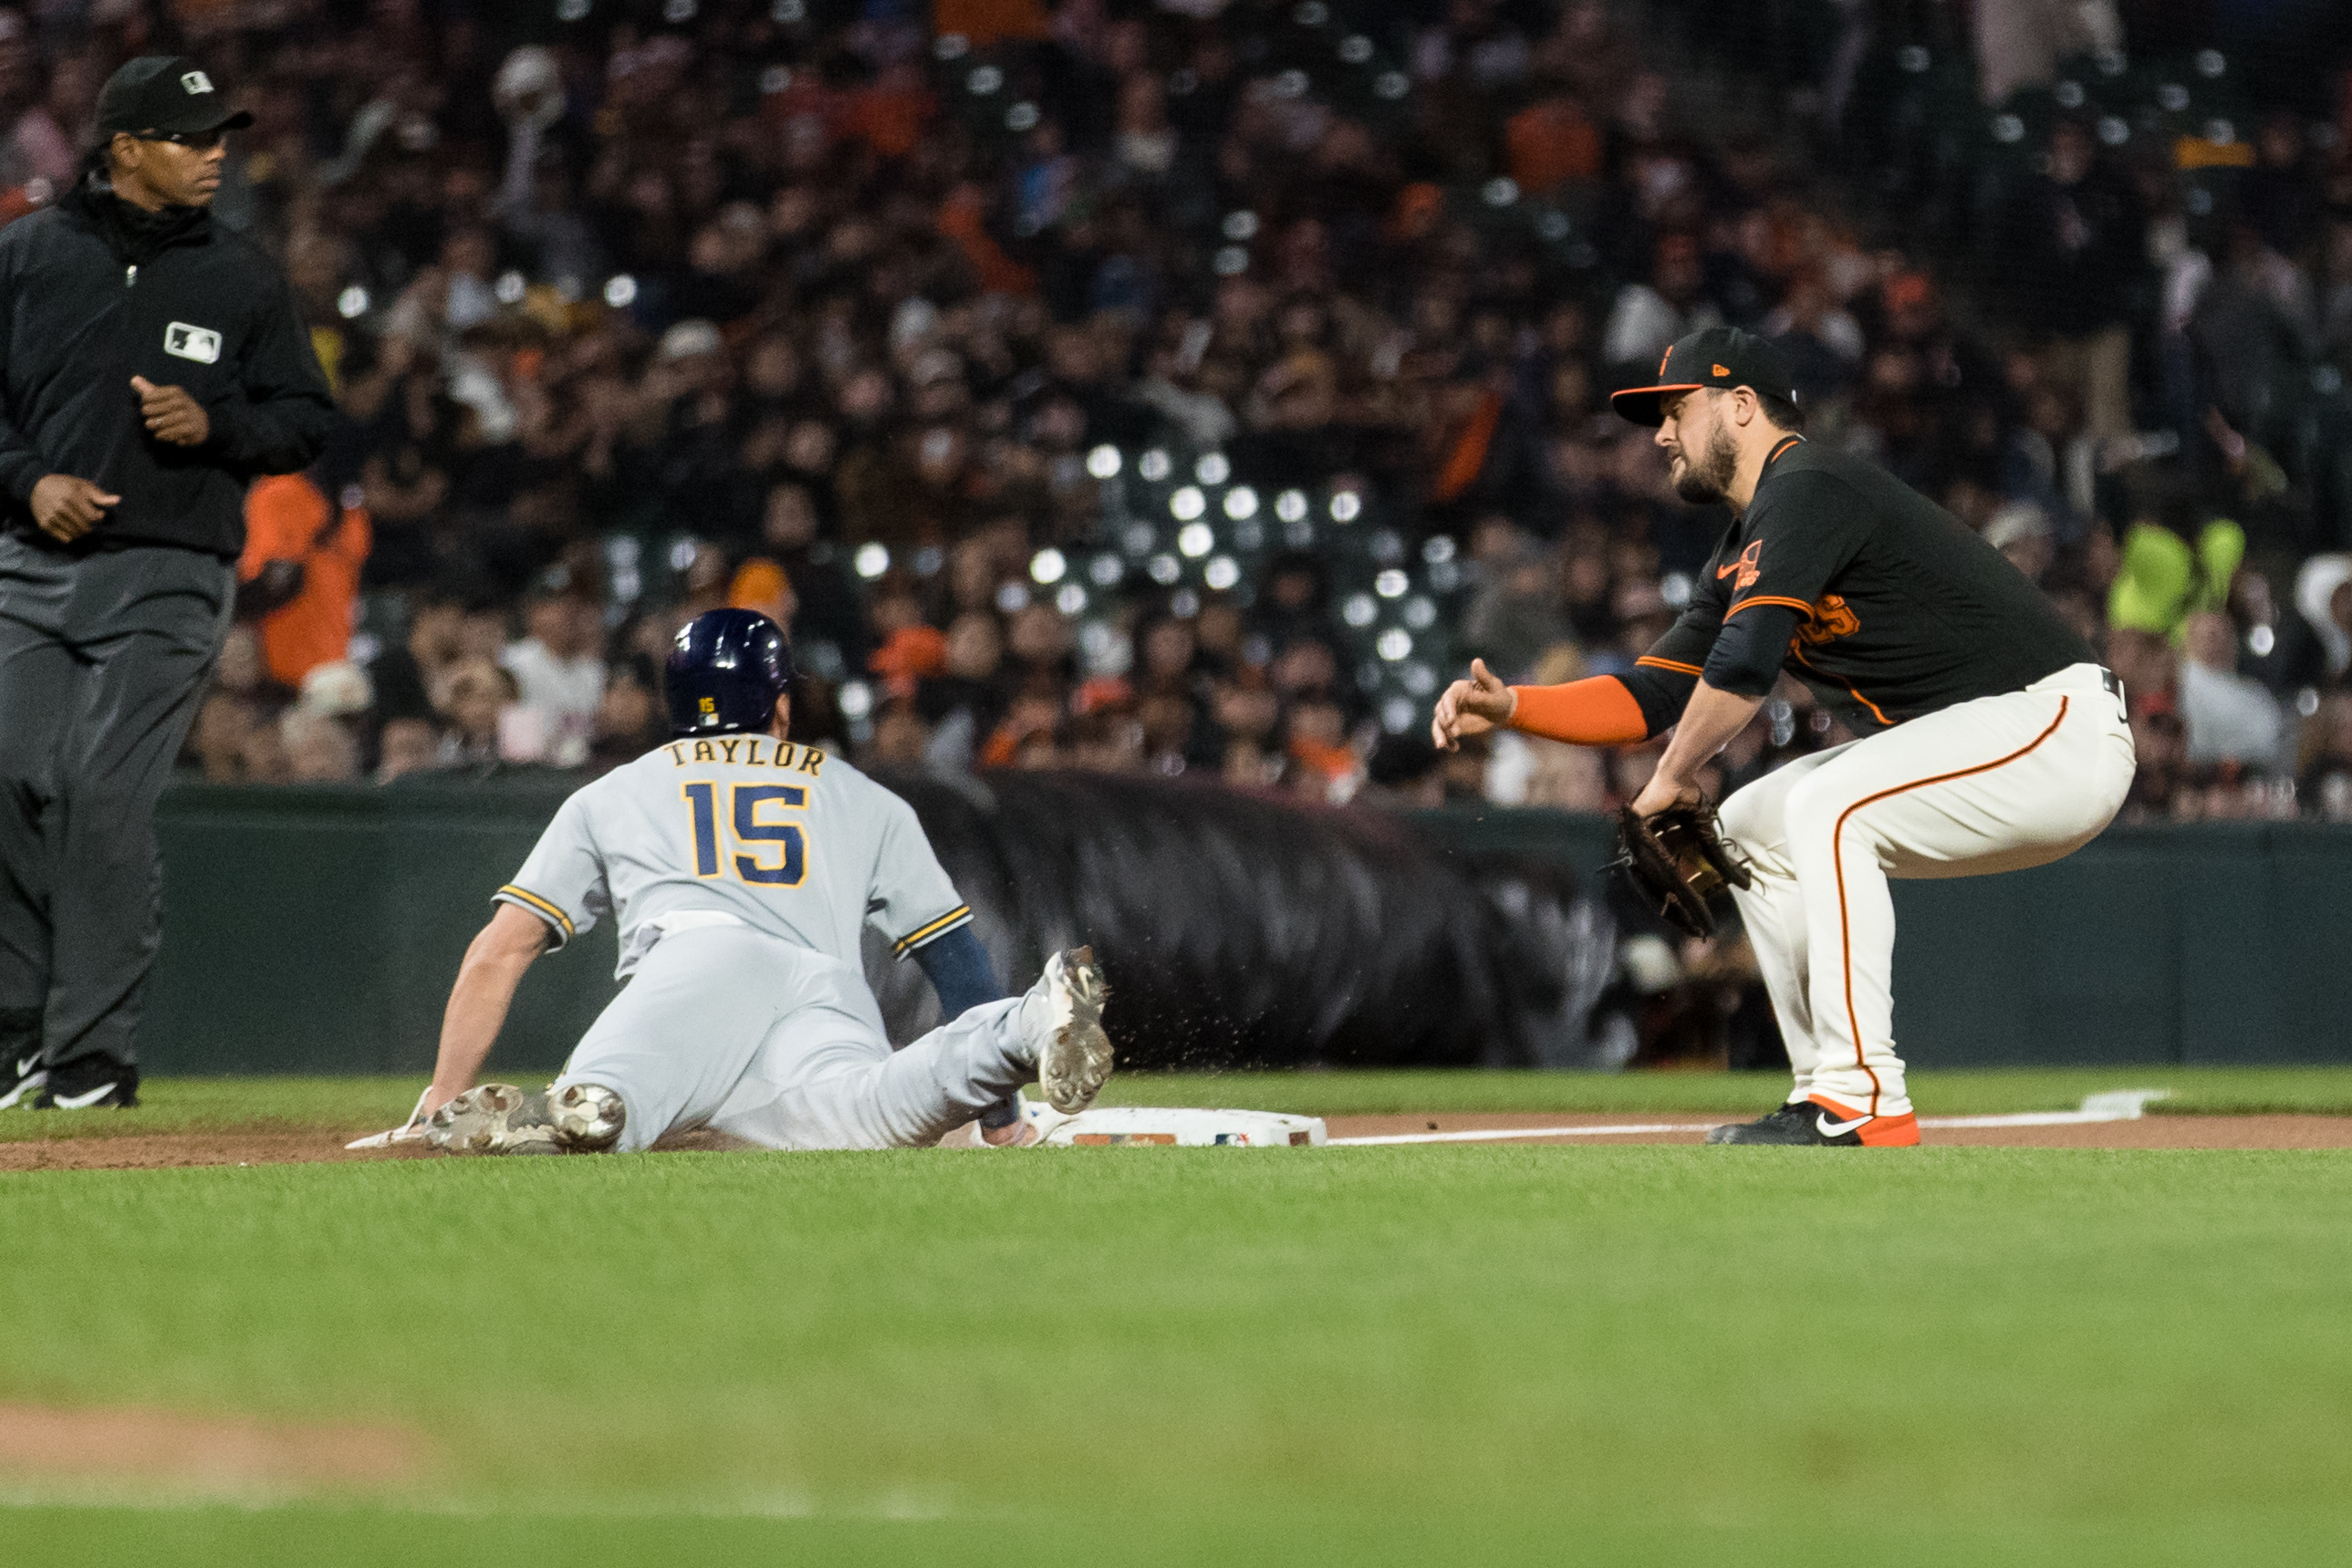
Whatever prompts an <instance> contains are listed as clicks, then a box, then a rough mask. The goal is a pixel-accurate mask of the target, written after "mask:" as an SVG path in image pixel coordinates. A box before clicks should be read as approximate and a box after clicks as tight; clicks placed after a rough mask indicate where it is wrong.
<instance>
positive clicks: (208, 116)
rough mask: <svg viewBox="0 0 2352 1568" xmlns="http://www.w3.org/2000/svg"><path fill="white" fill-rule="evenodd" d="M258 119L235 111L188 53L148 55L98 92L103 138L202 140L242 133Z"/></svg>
mask: <svg viewBox="0 0 2352 1568" xmlns="http://www.w3.org/2000/svg"><path fill="white" fill-rule="evenodd" d="M252 123H253V116H251V115H250V114H247V112H246V111H245V110H241V109H231V108H229V107H228V106H227V105H226V103H223V102H222V101H221V96H220V94H219V93H218V92H215V90H214V89H213V78H210V77H208V76H206V75H205V73H204V69H203V68H202V67H200V66H198V65H197V64H196V62H195V61H194V60H192V59H190V58H188V57H187V56H185V55H142V56H140V57H138V58H137V59H135V60H132V61H131V62H130V63H129V64H127V65H125V66H123V67H122V68H121V69H120V70H118V71H116V72H115V73H114V74H113V75H112V76H110V77H109V78H106V85H105V86H104V87H102V88H100V89H99V91H98V119H97V126H96V129H97V131H98V133H99V135H100V136H101V137H106V136H111V135H113V134H114V133H115V132H116V131H129V132H130V133H131V135H133V136H139V135H143V134H146V133H148V132H151V131H152V132H157V133H162V134H166V135H178V136H201V135H204V134H205V132H207V131H242V130H244V129H245V128H246V127H247V126H248V125H251V124H252Z"/></svg>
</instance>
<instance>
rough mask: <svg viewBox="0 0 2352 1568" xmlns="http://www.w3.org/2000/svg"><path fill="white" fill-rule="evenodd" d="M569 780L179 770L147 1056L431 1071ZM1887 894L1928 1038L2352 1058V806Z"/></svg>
mask: <svg viewBox="0 0 2352 1568" xmlns="http://www.w3.org/2000/svg"><path fill="white" fill-rule="evenodd" d="M569 787H570V785H569V781H568V780H564V779H557V778H545V779H514V780H493V781H487V782H485V781H478V780H463V779H420V780H411V781H407V782H404V783H403V784H401V785H397V786H394V787H392V788H389V789H375V788H368V787H315V788H272V789H244V788H231V787H219V786H194V785H191V786H182V787H179V788H176V789H173V790H172V791H171V792H170V793H168V794H167V795H166V796H165V797H164V800H163V809H162V814H161V828H162V834H163V855H164V866H165V872H164V881H165V886H164V919H165V926H164V940H163V956H162V959H161V962H160V964H159V967H158V969H157V972H156V976H155V979H154V983H153V985H152V988H151V990H150V992H149V998H148V1001H149V1017H148V1023H147V1026H146V1028H145V1030H143V1031H142V1040H143V1043H142V1051H143V1052H144V1054H145V1057H146V1061H147V1064H148V1068H149V1071H151V1072H153V1073H164V1072H194V1073H223V1072H230V1073H235V1072H420V1071H425V1069H426V1068H427V1067H428V1066H429V1065H430V1062H431V1060H432V1052H433V1042H434V1040H435V1038H436V1033H437V1030H438V1026H439V1019H440V1013H441V1007H442V1003H443V1002H444V1000H445V999H446V996H447V990H448V985H449V981H450V978H451V977H453V976H454V975H455V973H456V970H457V961H458V958H459V956H461V955H462V954H463V953H464V951H465V947H466V944H467V941H468V940H469V939H470V938H471V936H472V935H473V933H474V932H475V930H476V929H478V926H479V925H480V924H481V921H482V919H483V918H484V916H485V915H486V914H487V912H488V902H487V901H488V896H489V894H490V893H491V891H492V890H494V889H495V888H497V887H498V886H499V883H502V882H504V881H505V880H506V879H507V878H508V877H509V876H511V875H512V874H513V872H514V869H515V867H516V866H518V865H519V864H520V863H521V861H522V858H523V856H524V854H525V853H526V852H528V851H529V850H530V845H531V843H532V841H533V840H534V839H535V838H536V836H537V834H538V832H539V831H540V829H541V826H543V825H544V823H545V822H546V821H547V820H548V818H549V816H550V815H551V813H552V812H553V810H554V809H555V807H556V805H557V804H558V803H559V802H560V801H561V800H562V798H563V795H564V793H565V792H566V790H567V789H568V788H569ZM1406 826H1407V828H1408V831H1409V832H1410V834H1411V835H1412V837H1413V838H1414V839H1416V840H1417V841H1419V843H1420V844H1421V845H1422V846H1423V847H1425V849H1426V851H1427V852H1429V853H1430V854H1432V855H1433V856H1435V857H1437V858H1438V859H1439V860H1440V861H1441V862H1449V861H1453V860H1460V861H1462V862H1465V863H1466V862H1470V861H1473V860H1475V861H1478V862H1482V863H1485V864H1487V865H1491V864H1492V862H1493V861H1494V860H1495V858H1496V855H1497V854H1498V853H1507V854H1510V855H1517V856H1524V857H1526V858H1527V859H1528V861H1529V862H1530V863H1532V864H1539V865H1544V866H1549V867H1555V868H1556V867H1559V866H1562V865H1565V866H1568V867H1571V868H1574V869H1575V870H1576V871H1578V872H1580V873H1585V874H1586V875H1588V876H1589V875H1590V874H1591V873H1594V872H1596V871H1597V870H1598V868H1599V867H1600V866H1601V864H1602V863H1603V862H1606V861H1607V860H1608V859H1609V857H1610V854H1611V852H1612V842H1611V840H1612V830H1611V828H1610V825H1609V824H1608V823H1607V822H1605V821H1602V820H1601V819H1598V818H1590V817H1577V816H1570V815H1567V814H1563V813H1559V812H1549V811H1520V810H1483V811H1475V812H1474V811H1440V812H1428V813H1421V814H1417V815H1415V816H1413V817H1412V818H1410V819H1408V820H1407V822H1406ZM943 853H946V855H947V858H948V859H950V862H953V860H954V859H955V856H954V855H953V854H952V853H951V852H947V850H946V846H943ZM1895 905H1896V913H1897V918H1898V921H1899V925H1900V933H1901V935H1900V936H1899V937H1898V941H1897V946H1896V951H1895V964H1896V981H1895V1026H1896V1035H1897V1039H1898V1040H1900V1041H1901V1045H1902V1049H1903V1051H1904V1053H1905V1054H1906V1057H1908V1058H1909V1059H1910V1060H1912V1061H1914V1062H1916V1063H1917V1064H1919V1065H1922V1066H1935V1067H1961V1066H1998V1065H2012V1064H2027V1063H2045V1064H2106V1063H2132V1062H2145V1063H2151V1064H2153V1063H2166V1062H2195V1063H2233V1062H2311V1061H2336V1062H2352V1007H2347V997H2352V830H2347V829H2344V828H2336V827H2327V826H2322V825H2317V824H2306V823H2261V824H2255V823H2243V824H2241V823H2226V824H2225V823H2216V824H2201V825H2198V826H2193V827H2160V828H2116V829H2112V830H2110V831H2108V832H2107V833H2106V834H2105V836H2104V837H2102V838H2101V839H2099V840H2098V841H2096V842H2095V843H2093V844H2091V845H2089V846H2088V847H2087V848H2085V849H2084V850H2083V851H2081V852H2079V853H2077V854H2075V855H2074V857H2072V858H2071V859H2069V860H2067V861H2065V862H2061V863H2060V864H2057V865H2054V866H2047V867H2043V868H2042V869H2040V870H2037V871H2032V872H2022V873H2015V874H2012V875H2009V876H2002V877H1993V878H1983V879H1971V880H1966V881H1953V882H1938V883H1896V884H1895ZM1266 913H1267V912H1265V911H1263V910H1237V911H1234V912H1232V913H1231V914H1230V915H1227V916H1224V917H1225V918H1230V919H1250V918H1263V917H1265V914H1266ZM1292 913H1293V915H1295V916H1297V917H1299V918H1304V919H1309V920H1311V919H1312V918H1313V915H1311V914H1308V913H1305V912H1292ZM579 946H580V949H581V950H580V951H576V952H572V953H567V954H565V955H563V956H561V957H560V958H558V959H556V960H553V961H550V962H545V963H542V964H541V965H539V966H538V967H535V969H534V970H533V972H532V973H531V975H530V977H527V978H526V980H525V982H524V985H523V988H522V991H521V993H520V996H519V997H518V998H517V1002H516V1009H515V1013H514V1016H513V1018H512V1019H511V1020H510V1022H509V1032H508V1035H507V1037H506V1038H507V1044H506V1045H505V1046H503V1047H502V1048H501V1051H500V1061H502V1062H505V1063H507V1064H509V1065H513V1066H517V1067H522V1066H545V1067H551V1066H553V1065H555V1064H556V1063H557V1062H559V1061H561V1060H562V1055H563V1053H564V1051H566V1050H568V1049H569V1046H570V1043H571V1042H572V1040H575V1039H577V1038H578V1036H579V1034H580V1032H581V1031H582V1030H583V1029H584V1028H585V1027H586V1025H587V1024H588V1022H589V1020H590V1019H593V1017H594V1016H595V1014H596V1011H597V1009H599V1008H601V1007H602V1006H603V1005H604V1002H605V1001H606V1000H607V999H608V998H610V997H611V996H612V994H613V989H614V986H613V981H612V977H611V966H612V958H613V938H612V936H611V935H610V934H609V933H608V932H605V931H598V932H596V933H593V934H592V935H590V936H586V937H584V938H583V940H582V941H581V943H580V944H579Z"/></svg>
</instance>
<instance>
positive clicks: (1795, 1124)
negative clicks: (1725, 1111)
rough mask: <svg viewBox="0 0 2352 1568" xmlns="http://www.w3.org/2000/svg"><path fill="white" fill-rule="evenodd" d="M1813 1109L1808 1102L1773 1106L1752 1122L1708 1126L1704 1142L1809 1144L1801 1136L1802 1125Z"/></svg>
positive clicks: (1809, 1141)
mask: <svg viewBox="0 0 2352 1568" xmlns="http://www.w3.org/2000/svg"><path fill="white" fill-rule="evenodd" d="M1812 1109H1813V1103H1812V1102H1811V1101H1810V1100H1791V1101H1790V1102H1789V1103H1787V1104H1785V1105H1776V1106H1774V1107H1773V1108H1772V1109H1771V1110H1769V1111H1767V1112H1766V1113H1764V1114H1763V1115H1761V1116H1759V1117H1758V1118H1757V1119H1756V1120H1755V1121H1753V1122H1734V1123H1732V1124H1729V1125H1727V1126H1722V1127H1709V1128H1708V1129H1707V1130H1706V1141H1707V1142H1708V1143H1710V1144H1810V1143H1811V1142H1813V1141H1814V1140H1812V1139H1811V1138H1808V1137H1805V1136H1804V1135H1803V1133H1804V1129H1805V1124H1806V1122H1807V1121H1808V1119H1809V1118H1810V1116H1811V1112H1812Z"/></svg>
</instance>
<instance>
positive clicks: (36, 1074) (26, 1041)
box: [0, 1008, 49, 1111]
mask: <svg viewBox="0 0 2352 1568" xmlns="http://www.w3.org/2000/svg"><path fill="white" fill-rule="evenodd" d="M43 1054H44V1052H43V1051H42V1049H41V1009H38V1008H0V1111H5V1110H8V1109H9V1108H11V1107H12V1106H16V1105H30V1104H31V1103H33V1096H35V1095H36V1094H38V1093H39V1092H41V1086H42V1085H43V1084H45V1083H47V1082H48V1081H49V1070H48V1066H47V1063H46V1062H44V1061H42V1060H41V1058H42V1056H43Z"/></svg>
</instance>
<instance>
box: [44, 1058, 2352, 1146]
mask: <svg viewBox="0 0 2352 1568" xmlns="http://www.w3.org/2000/svg"><path fill="white" fill-rule="evenodd" d="M532 1082H537V1080H535V1079H534V1080H532ZM1786 1084H1787V1080H1786V1079H1785V1078H1783V1077H1782V1076H1781V1075H1780V1074H1779V1073H1776V1072H1626V1073H1601V1072H1463V1071H1453V1072H1447V1071H1403V1072H1228V1073H1222V1074H1207V1073H1186V1074H1177V1073H1135V1074H1129V1075H1126V1076H1122V1077H1118V1078H1114V1079H1112V1080H1111V1082H1110V1087H1109V1088H1108V1090H1107V1091H1106V1092H1105V1093H1104V1095H1103V1103H1105V1104H1112V1105H1222V1106H1226V1107H1230V1108H1234V1109H1239V1110H1269V1111H1295V1112H1299V1113H1304V1114H1307V1115H1315V1116H1346V1115H1370V1114H1376V1113H1398V1112H1412V1111H1443V1112H1451V1113H1457V1114H1458V1113H1465V1112H1507V1111H1516V1112H1562V1113H1573V1112H1600V1113H1620V1112H1623V1113H1676V1114H1681V1113H1691V1114H1699V1113H1737V1112H1753V1111H1762V1110H1764V1109H1766V1108H1767V1107H1769V1106H1770V1105H1771V1104H1773V1103H1775V1102H1776V1101H1778V1100H1779V1099H1780V1096H1781V1094H1782V1093H1783V1092H1785V1088H1786ZM1911 1086H1912V1097H1913V1099H1914V1100H1915V1101H1916V1103H1918V1105H1919V1107H1920V1109H1921V1110H1922V1112H1924V1113H1927V1114H1931V1115H1991V1114H1999V1113H2004V1112H2012V1111H2064V1110H2072V1109H2073V1108H2074V1106H2076V1105H2078V1104H2080V1103H2082V1100H2083V1097H2084V1095H2085V1094H2092V1093H2095V1092H2098V1091H2100V1090H2103V1089H2151V1088H2152V1089H2169V1090H2170V1091H2171V1092H2172V1097H2171V1098H2170V1099H2168V1100H2165V1101H2161V1102H2159V1103H2158V1106H2157V1109H2158V1110H2159V1111H2161V1112H2164V1113H2185V1114H2197V1113H2223V1112H2229V1113H2250V1112H2260V1111H2315V1112H2326V1113H2333V1114H2352V1067H2309V1068H2284V1067H2282V1068H2268V1067H2261V1068H2249V1067H2119V1068H2098V1069H2093V1068H2021V1069H2014V1070H2009V1071H1983V1072H1936V1071H1924V1072H1917V1073H1914V1074H1913V1075H1912V1079H1911ZM423 1087H424V1082H423V1081H422V1080H421V1079H416V1078H166V1079H156V1080H152V1081H151V1082H148V1083H146V1084H144V1085H142V1088H141V1090H140V1093H141V1095H142V1097H143V1100H144V1103H143V1104H142V1105H141V1107H140V1108H139V1109H138V1110H136V1111H128V1112H109V1113H106V1114H104V1115H102V1116H100V1115H75V1116H49V1115H38V1116H36V1115H31V1114H26V1115H11V1114H8V1113H0V1142H6V1141H9V1140H12V1139H22V1138H58V1137H90V1136H108V1137H113V1136H121V1135H122V1134H132V1133H202V1132H229V1131H246V1132H270V1131H282V1132H311V1131H317V1132H328V1133H333V1132H342V1133H346V1134H348V1133H354V1132H363V1131H373V1130H375V1129H377V1128H381V1127H388V1126H391V1125H393V1124H394V1123H396V1122H399V1121H401V1120H403V1119H404V1118H405V1117H406V1116H407V1114H408V1111H409V1107H410V1106H412V1105H414V1104H415V1103H416V1092H417V1091H418V1090H419V1089H421V1088H423Z"/></svg>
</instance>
